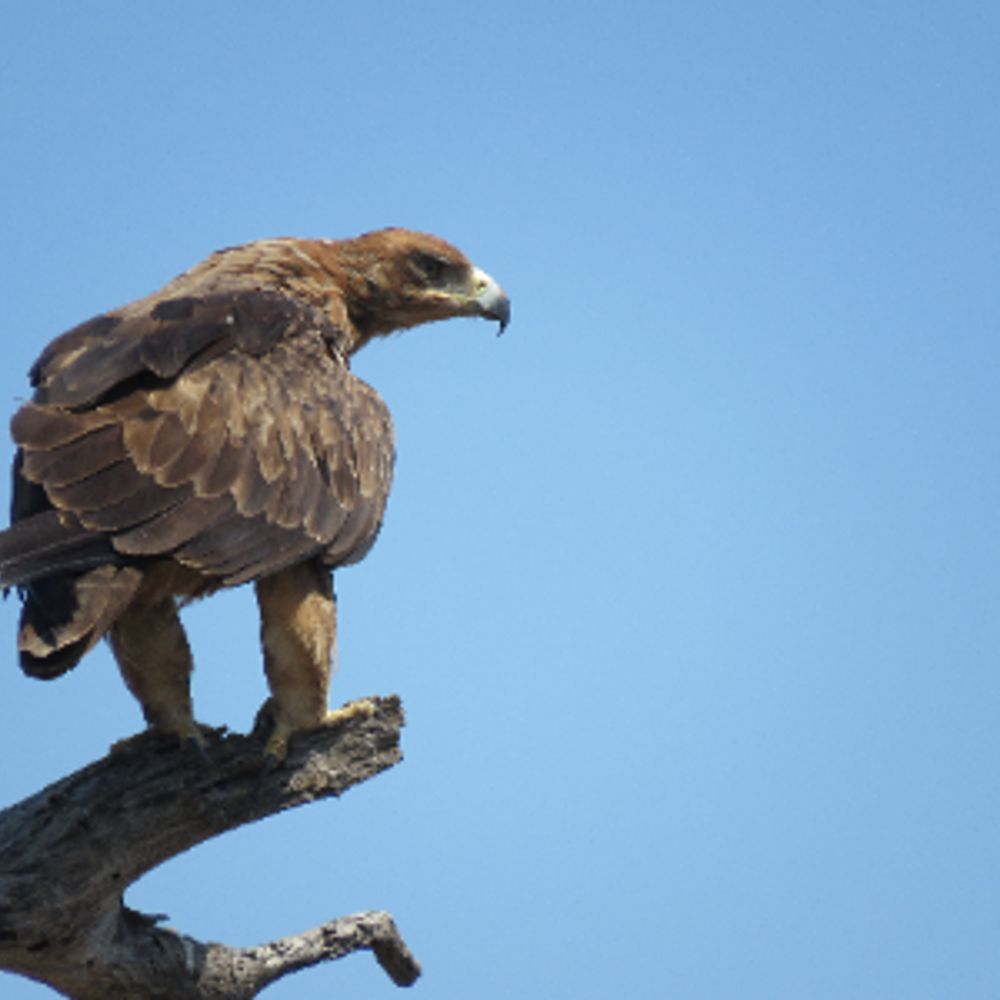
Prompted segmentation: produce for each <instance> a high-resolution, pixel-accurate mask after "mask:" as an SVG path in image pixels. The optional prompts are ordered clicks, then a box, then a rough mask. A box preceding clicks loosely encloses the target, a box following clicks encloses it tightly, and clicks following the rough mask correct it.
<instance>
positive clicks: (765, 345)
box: [0, 0, 1000, 1000]
mask: <svg viewBox="0 0 1000 1000" xmlns="http://www.w3.org/2000/svg"><path fill="white" fill-rule="evenodd" d="M998 53H1000V7H998V6H997V5H996V4H995V3H989V2H985V0H984V2H981V3H970V2H962V0H958V2H956V3H949V4H929V3H915V2H910V0H907V2H902V0H899V2H878V0H876V2H873V3H871V2H869V3H850V2H849V3H840V4H835V3H818V2H791V0H788V2H784V3H780V2H775V3H759V4H746V3H735V2H733V3H722V2H704V3H687V4H678V3H672V2H662V0H657V2H655V3H653V2H651V3H643V2H637V3H632V4H623V3H614V4H612V3H605V4H579V3H544V2H542V3H527V2H524V3H510V4H503V3H494V4H483V5H476V4H471V5H470V4H468V3H457V2H455V3H449V2H437V0H428V2H426V3H419V4H417V3H411V4H404V3H372V4H357V3H354V4H342V3H327V2H322V3H321V2H311V3H295V2H290V3H286V4H277V3H266V4H265V3H260V2H247V3H239V4H237V3H202V2H199V3H193V2H189V0H188V2H173V3H170V4H137V3H125V2H118V3H102V2H94V3H87V4H83V3H79V4H67V3H53V2H51V0H34V2H32V3H30V4H29V3H24V4H17V5H15V4H13V3H10V4H7V5H6V7H5V10H4V12H3V14H2V15H0V101H2V108H0V113H2V120H0V124H2V142H0V191H2V195H0V205H2V228H3V239H2V241H0V275H2V276H3V277H2V295H3V316H2V337H3V344H4V351H5V353H4V364H3V366H2V371H0V398H2V400H3V407H4V410H5V411H6V412H8V413H9V412H12V411H13V410H14V408H15V407H16V406H17V403H18V400H19V399H21V398H23V397H24V395H25V393H26V385H27V383H26V379H25V372H26V369H27V367H28V365H29V364H30V363H31V361H32V360H33V358H34V357H35V355H36V354H37V353H38V351H39V350H40V348H41V347H42V346H43V345H44V344H45V343H46V342H47V341H48V340H49V339H50V338H51V337H52V336H54V335H55V334H57V333H59V332H61V331H62V330H64V329H66V328H68V327H69V326H71V325H73V324H74V323H76V322H78V321H80V320H82V319H85V318H87V317H89V316H91V315H93V314H95V313H97V312H99V311H101V310H103V309H106V308H110V307H113V306H116V305H119V304H121V303H123V302H125V301H127V300H129V299H131V298H134V297H136V296H138V295H141V294H144V293H146V292H148V291H151V290H153V289H154V288H156V287H158V286H159V285H160V284H161V283H163V282H164V281H165V280H166V279H168V278H170V277H172V276H173V275H174V274H175V273H177V272H178V271H180V270H182V269H184V268H185V267H186V266H188V265H189V264H191V263H193V262H194V261H195V260H197V259H199V258H200V257H202V256H204V255H205V254H207V253H208V252H209V251H211V250H213V249H215V248H217V247H219V246H223V245H227V244H232V243H234V242H240V241H243V240H248V239H253V238H256V237H261V236H271V235H288V234H290V235H300V236H330V237H336V236H347V235H352V234H355V233H357V232H360V231H362V230H366V229H371V228H375V227H378V226H382V225H388V224H396V225H406V226H411V227H414V228H421V229H428V230H431V231H434V232H436V233H438V234H440V235H441V236H444V237H446V238H447V239H449V240H451V241H453V242H455V243H457V244H458V245H459V246H461V247H462V248H463V249H464V250H465V251H466V252H467V253H468V254H469V256H470V257H472V258H473V259H474V260H475V261H476V263H478V264H479V265H480V266H482V267H484V268H485V269H486V270H488V271H490V272H491V273H493V274H494V275H495V276H496V277H497V278H498V279H499V280H500V281H501V282H502V283H503V284H504V285H505V286H506V288H507V290H508V291H509V293H510V295H511V297H512V299H513V304H514V310H513V322H512V324H511V327H510V330H509V331H508V333H507V335H506V336H505V337H504V338H503V339H502V340H499V341H498V340H497V339H496V338H495V337H494V336H493V334H492V329H491V328H490V327H488V326H487V325H486V324H482V323H476V322H473V321H461V322H453V323H450V324H446V325H440V326H437V327H428V328H424V329H420V330H417V331H414V332H412V333H410V334H407V335H405V336H402V337H399V338H395V339H392V340H391V341H388V342H385V343H380V344H377V345H375V346H373V347H371V348H369V349H368V350H367V351H366V352H364V353H363V354H362V355H360V356H359V357H358V359H357V364H356V370H357V371H358V372H359V373H360V374H361V375H362V376H363V377H365V378H366V379H367V380H369V381H370V382H371V383H373V384H374V385H375V386H376V387H377V388H378V389H379V390H380V392H381V393H382V394H383V396H384V397H385V399H386V400H387V401H388V403H389V405H390V406H391V408H392V410H393V412H394V415H395V420H396V427H397V435H398V444H399V462H398V466H397V483H396V488H395V491H394V494H393V497H392V499H391V501H390V506H389V512H388V519H387V524H386V527H385V530H384V532H383V535H382V537H381V538H380V540H379V543H378V545H377V546H376V548H375V550H374V551H373V553H372V554H371V556H370V557H369V558H368V559H367V560H366V561H365V562H364V563H363V564H362V565H360V566H358V567H353V568H351V569H348V570H346V571H344V572H342V573H341V574H339V575H338V591H339V594H340V598H341V603H340V609H341V641H340V672H339V674H338V677H337V680H336V683H335V689H334V697H335V700H336V701H337V702H338V703H339V701H341V700H346V699H348V698H351V697H357V696H360V695H363V694H367V693H372V692H378V693H389V692H399V693H400V694H401V695H402V697H403V699H404V703H405V706H406V709H407V712H408V720H409V724H408V727H407V729H406V730H405V732H404V738H405V742H404V747H405V752H406V760H405V762H404V763H403V764H402V765H401V766H400V767H398V768H397V769H395V770H394V771H393V772H391V773H389V774H387V775H384V776H383V777H381V778H379V779H376V780H375V781H373V782H371V783H369V784H368V785H366V786H364V787H362V788H360V789H356V790H354V791H352V792H351V793H349V794H348V795H347V796H346V797H345V798H344V799H342V800H341V801H339V802H330V803H324V804H318V805H314V806H311V807H309V808H306V809H304V810H301V811H298V812H296V813H292V814H289V815H286V816H283V817H280V818H276V819H272V820H269V821H267V822H264V823H262V824H258V825H256V826H254V827H253V828H250V829H245V830H242V831H239V832H237V833H234V834H230V835H228V836H226V837H225V838H223V839H221V840H219V841H217V842H215V843H213V844H210V845H207V846H205V847H203V848H200V849H198V850H197V851H195V852H193V853H191V854H190V855H188V856H185V857H183V858H181V859H178V860H177V861H175V862H173V863H171V864H169V865H167V866H166V867H164V868H163V869H161V870H159V871H157V872H155V873H153V874H152V875H151V876H149V877H148V878H147V879H146V880H145V881H143V882H142V883H140V884H139V885H138V886H137V887H135V888H134V889H133V890H132V891H131V893H130V894H129V897H128V900H129V902H130V903H131V905H133V906H135V907H137V908H139V909H145V910H147V911H150V912H166V913H169V914H170V917H171V921H172V922H173V923H174V924H176V925H177V926H178V927H180V928H182V929H183V930H185V931H186V932H189V933H191V934H194V935H196V936H200V937H203V938H209V939H215V940H222V941H225V942H227V943H232V944H252V943H256V942H259V941H262V940H268V939H271V938H273V937H277V936H280V935H284V934H288V933H292V932H295V931H298V930H302V929H305V928H307V927H310V926H312V925H314V924H317V923H320V922H322V921H323V920H326V919H328V918H330V917H333V916H336V915H340V914H345V913H349V912H353V911H354V910H358V909H367V908H380V907H385V908H388V909H390V910H392V911H393V912H394V914H395V915H396V917H397V919H398V921H399V924H400V926H401V929H402V930H403V932H404V935H405V936H406V937H407V939H408V941H409V942H410V944H411V945H412V947H413V948H414V950H415V951H416V953H417V954H418V956H419V957H420V959H421V960H422V962H423V964H424V967H425V978H424V979H423V980H422V981H421V983H420V984H419V985H418V986H417V987H416V991H417V994H418V995H424V996H427V997H433V998H435V1000H466V998H468V997H476V998H478V1000H499V998H504V1000H506V998H509V997H545V998H562V997H566V998H570V997H571V998H574V1000H605V998H608V997H631V998H646V997H649V998H659V997H679V998H685V1000H715V998H733V997H739V998H741V1000H784V998H789V1000H801V998H810V1000H826V998H829V1000H842V998H845V997H850V998H858V1000H887V998H888V1000H893V998H900V1000H904V998H905V1000H921V998H945V997H947V998H960V1000H980V998H981V1000H993V998H996V997H997V996H1000V952H998V948H997V932H998V928H1000V799H998V796H1000V774H998V769H1000V768H998V761H1000V675H998V652H1000V624H998V610H1000V608H998V604H1000V570H998V567H1000V559H998V556H1000V552H998V547H1000V546H998V532H997V527H998V525H997V521H998V513H1000V462H998V444H997V442H998V430H1000V428H998V423H1000V403H998V399H1000V393H998V380H1000V285H998V268H1000V264H998V261H1000V195H998V178H1000V111H998V109H1000V58H998ZM4 461H6V459H4ZM0 502H5V497H2V496H0ZM15 616H16V608H15V602H13V601H8V602H6V603H5V604H4V605H3V606H2V608H0V635H2V636H4V637H6V638H5V640H4V642H5V644H6V653H4V654H3V655H2V657H0V659H3V660H5V661H6V668H5V669H4V670H3V672H2V680H0V692H2V693H0V733H2V740H3V753H4V756H5V758H6V761H7V763H6V765H5V767H4V768H3V772H2V777H0V801H2V802H3V803H5V804H6V803H10V802H13V801H16V800H17V799H19V798H21V797H22V796H24V795H26V794H28V793H29V792H32V791H34V790H36V789H37V788H39V787H41V786H42V785H44V784H45V783H47V782H49V781H52V780H54V779H56V778H57V777H59V776H61V775H63V774H65V773H67V772H68V771H70V770H72V769H75V768H76V767H78V766H80V765H83V764H84V763H86V762H88V761H90V760H92V759H94V758H96V757H99V756H101V755H102V754H103V753H104V752H105V750H106V749H107V747H108V745H109V744H110V743H112V742H113V741H114V740H116V739H118V738H120V737H122V736H124V735H126V734H129V733H131V732H133V731H135V730H136V729H137V728H138V727H139V725H140V716H139V713H138V711H137V709H136V707H135V705H134V704H133V702H132V701H131V699H130V697H129V696H128V695H127V693H126V692H125V691H124V688H123V686H122V684H121V682H120V681H119V680H118V678H117V676H116V673H115V670H114V667H113V665H112V662H111V660H110V658H109V656H108V654H107V652H106V651H105V650H104V649H101V650H100V651H98V652H96V653H94V654H92V655H91V656H90V657H89V658H88V659H87V660H86V661H85V663H84V664H83V665H82V666H81V667H80V668H79V669H78V670H76V671H75V672H73V673H72V674H71V675H70V676H68V677H66V678H64V679H63V680H60V681H58V682H55V683H53V684H50V685H46V684H42V683H39V682H37V681H31V680H28V679H25V678H23V677H22V676H21V675H20V673H19V671H18V669H17V666H16V663H15V656H14V647H13V636H14V627H15ZM187 621H188V622H189V624H190V630H191V633H192V637H193V643H194V647H195V651H196V658H197V661H198V670H197V681H196V699H197V704H198V709H199V715H200V717H201V718H202V719H203V720H204V721H206V722H211V723H214V724H221V723H227V724H229V725H230V726H232V727H233V728H243V727H246V726H247V725H248V724H249V722H250V719H251V718H252V715H253V712H254V711H255V709H256V707H257V705H258V703H259V702H260V701H261V700H262V698H263V697H264V683H263V680H262V677H261V669H260V664H259V651H258V643H257V623H256V618H255V607H254V603H253V599H252V595H251V593H250V592H249V591H247V590H246V589H244V590H239V591H236V592H233V593H230V594H227V595H225V596H222V597H219V598H216V599H213V600H212V601H211V602H207V603H205V604H203V605H200V606H197V607H194V608H192V609H191V610H190V612H189V613H188V615H187ZM338 991H339V992H338ZM0 992H2V995H3V996H4V997H5V998H11V1000H21V998H33V997H42V996H45V995H47V993H46V991H44V990H43V989H42V988H40V987H37V986H35V985H33V984H28V983H26V982H23V981H20V980H17V979H14V978H13V977H10V976H3V975H0ZM335 992H337V995H344V996H354V997H362V996H363V997H371V998H379V997H389V996H392V995H395V993H396V989H395V987H393V986H391V984H390V983H389V981H388V980H387V979H386V978H385V977H384V976H383V974H382V973H381V971H380V970H379V969H378V968H377V967H376V966H375V964H374V963H373V962H372V961H371V959H370V958H369V957H368V956H357V957H353V958H350V959H347V960H345V961H343V962H339V963H336V964H334V965H332V966H327V967H324V968H320V969H317V970H312V971H310V972H308V973H305V974H302V975H299V976H295V977H292V978H291V979H288V980H286V981H285V982H283V983H281V984H279V985H277V986H275V987H274V988H273V989H272V990H271V991H270V992H269V993H267V994H266V995H267V996H268V997H273V998H274V1000H278V998H282V997H285V998H293V997H294V998H300V1000H311V998H314V997H315V998H319V997H325V996H328V995H333V994H334V993H335Z"/></svg>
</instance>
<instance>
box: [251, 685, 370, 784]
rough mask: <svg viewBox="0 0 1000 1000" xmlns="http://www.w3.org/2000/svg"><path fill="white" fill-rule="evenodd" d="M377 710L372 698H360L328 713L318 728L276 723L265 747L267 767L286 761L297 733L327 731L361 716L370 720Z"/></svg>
mask: <svg viewBox="0 0 1000 1000" xmlns="http://www.w3.org/2000/svg"><path fill="white" fill-rule="evenodd" d="M376 708H377V706H376V704H375V702H374V701H372V700H371V699H370V698H358V700H357V701H349V702H348V703H347V704H346V705H341V706H340V708H335V709H334V710H333V711H332V712H327V713H326V717H325V718H324V719H323V721H322V722H321V723H320V724H319V726H316V727H306V726H303V727H300V728H299V729H293V728H292V727H291V726H290V725H289V724H288V723H287V722H276V723H275V725H274V729H273V730H272V731H271V735H270V737H269V738H268V741H267V745H266V746H265V747H264V756H265V758H267V761H266V763H267V765H268V766H269V767H275V766H277V765H278V764H281V763H282V762H283V761H284V759H285V758H286V757H287V756H288V741H289V740H290V739H291V737H292V736H293V735H294V734H295V733H296V732H308V730H309V729H310V728H316V729H325V728H326V727H328V726H340V725H343V723H345V722H348V721H350V720H351V719H355V718H358V717H359V716H361V717H363V718H366V719H370V718H371V717H372V716H373V715H374V714H375V711H376Z"/></svg>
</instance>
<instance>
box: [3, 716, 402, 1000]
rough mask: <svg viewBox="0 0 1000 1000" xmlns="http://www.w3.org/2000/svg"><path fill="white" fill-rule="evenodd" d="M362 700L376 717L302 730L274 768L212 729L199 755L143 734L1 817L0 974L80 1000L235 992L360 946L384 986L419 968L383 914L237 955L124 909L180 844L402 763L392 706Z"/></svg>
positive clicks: (210, 998)
mask: <svg viewBox="0 0 1000 1000" xmlns="http://www.w3.org/2000/svg"><path fill="white" fill-rule="evenodd" d="M373 701H374V702H375V704H376V706H377V707H376V711H375V713H374V714H373V715H372V716H371V717H365V716H357V717H354V718H352V719H350V720H348V721H346V722H345V723H344V724H343V725H341V726H338V727H331V728H329V729H321V730H317V731H315V732H312V733H308V734H302V735H301V736H299V737H298V738H297V739H296V740H295V741H294V742H293V745H292V749H291V752H290V754H289V757H288V760H287V761H286V762H285V764H284V765H283V766H281V767H279V768H275V769H271V770H268V769H265V768H263V767H262V756H261V753H262V744H261V742H260V740H258V739H256V738H255V737H253V736H235V735H228V736H225V735H222V734H221V733H219V734H215V735H213V736H211V737H210V738H209V740H208V746H207V748H206V751H205V754H204V757H203V758H202V757H199V756H198V755H196V754H191V753H185V752H184V751H181V750H179V749H177V747H176V746H169V745H165V744H163V743H162V742H161V741H159V740H158V739H157V738H156V737H154V736H151V735H145V734H144V735H142V736H139V737H136V738H135V739H133V740H130V741H128V742H127V743H126V744H124V745H122V746H120V747H117V748H116V749H114V750H113V751H112V752H111V753H109V754H108V756H106V757H105V758H103V759H102V760H99V761H96V762H95V763H93V764H91V765H89V766H88V767H85V768H84V769H83V770H81V771H78V772H76V773H75V774H72V775H70V776H69V777H66V778H63V779H62V780H61V781H57V782H56V783H55V784H53V785H50V786H49V787H48V788H46V789H44V790H42V791H41V792H38V793H37V794H35V795H33V796H31V797H30V798H27V799H25V800H24V801H23V802H20V803H18V804H17V805H14V806H11V807H10V808H9V809H6V810H4V811H3V812H0V968H3V969H7V970H10V971H12V972H17V973H20V974H22V975H24V976H28V977H30V978H32V979H36V980H40V981H41V982H45V983H48V984H49V985H50V986H52V987H53V988H54V989H56V990H57V991H59V992H60V993H62V994H64V995H65V996H68V997H73V998H77V1000H98V998H99V1000H118V998H121V1000H125V998H128V1000H175V998H184V1000H245V998H250V997H254V996H256V995H257V994H258V993H259V992H260V991H261V990H262V989H263V988H264V987H265V986H267V985H268V984H269V983H272V982H274V981H275V980H276V979H279V978H281V977H282V976H284V975H286V974H288V973H290V972H295V971H296V970H298V969H302V968H306V967H307V966H311V965H315V964H316V963H318V962H322V961H327V960H331V959H336V958H340V957H342V956H344V955H347V954H350V953H351V952H354V951H358V950H362V949H368V950H370V951H372V952H373V954H374V955H375V958H376V959H377V960H378V962H379V964H380V965H381V966H382V967H383V968H384V969H385V971H386V972H387V973H388V975H389V976H390V977H391V978H392V980H393V981H394V982H395V983H397V984H399V985H400V986H407V985H410V984H411V983H413V982H414V981H415V980H416V978H417V976H418V975H419V974H420V967H419V966H418V964H417V962H416V960H415V959H414V958H413V956H412V955H411V954H410V952H409V950H408V949H407V947H406V945H405V944H404V942H403V940H402V938H401V937H400V936H399V933H398V932H397V930H396V927H395V925H394V923H393V921H392V918H391V917H390V916H389V915H388V914H387V913H381V912H373V913H359V914H354V915H353V916H348V917H341V918H339V919H337V920H332V921H330V922H329V923H327V924H324V925H323V926H322V927H317V928H315V929H314V930H310V931H306V932H305V933H303V934H298V935H296V936H293V937H287V938H282V939H280V940H277V941H272V942H271V943H269V944H265V945H260V946H257V947H252V948H235V947H229V946H227V945H222V944H214V943H206V942H201V941H195V940H194V939H192V938H190V937H187V936H185V935H183V934H181V933H178V932H176V931H173V930H170V929H168V928H165V927H160V926H158V923H159V920H160V919H162V918H157V917H149V916H145V915H143V914H140V913H137V912H135V911H134V910H130V909H129V908H128V907H126V906H124V905H123V903H122V894H123V893H124V892H125V890H126V889H127V888H128V886H129V885H131V884H132V883H133V882H135V881H136V880H137V879H138V878H140V877H141V876H142V875H144V874H145V873H146V872H148V871H149V870H150V869H152V868H154V867H156V866H157V865H159V864H161V863H162V862H164V861H166V860H168V859H169V858H172V857H175V856H177V855H178V854H180V853H182V852H183V851H185V850H187V849H188V848H190V847H193V846H194V845H196V844H199V843H202V842H203V841H205V840H208V839H210V838H211V837H216V836H218V835H219V834H221V833H225V832H226V831H227V830H232V829H235V828H236V827H238V826H242V825H243V824H245V823H250V822H252V821H253V820H257V819H261V818H263V817H265V816H270V815H272V814H274V813H277V812H281V811H283V810H285V809H291V808H292V807H294V806H298V805H303V804H305V803H308V802H312V801H314V800H316V799H320V798H326V797H328V796H338V795H340V794H341V793H342V792H344V791H345V790H346V789H348V788H350V787H351V786H352V785H356V784H358V783H359V782H362V781H366V780H367V779H368V778H371V777H374V776H375V775H376V774H378V773H379V772H380V771H383V770H385V769H386V768H389V767H392V765H393V764H395V763H397V762H398V761H399V760H400V758H401V753H400V749H399V734H400V728H401V727H402V725H403V713H402V708H401V706H400V703H399V699H398V698H396V697H390V698H378V699H373Z"/></svg>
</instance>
